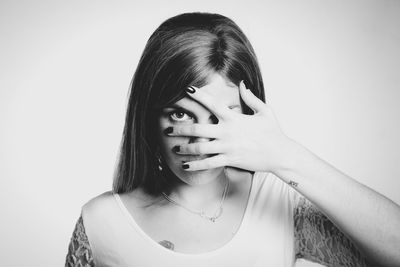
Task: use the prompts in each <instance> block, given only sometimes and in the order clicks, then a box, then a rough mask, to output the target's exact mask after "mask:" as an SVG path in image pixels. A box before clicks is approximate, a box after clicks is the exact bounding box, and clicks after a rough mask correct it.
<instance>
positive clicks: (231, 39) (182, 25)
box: [113, 12, 265, 195]
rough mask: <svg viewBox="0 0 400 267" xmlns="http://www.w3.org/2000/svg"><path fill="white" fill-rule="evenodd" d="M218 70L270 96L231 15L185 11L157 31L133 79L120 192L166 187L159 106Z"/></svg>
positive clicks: (119, 173) (118, 183)
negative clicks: (159, 141)
mask: <svg viewBox="0 0 400 267" xmlns="http://www.w3.org/2000/svg"><path fill="white" fill-rule="evenodd" d="M215 72H217V73H219V74H220V75H221V76H223V77H225V78H226V79H229V80H230V81H231V82H233V83H234V84H236V85H239V82H240V81H241V80H244V81H245V84H246V86H247V87H248V88H250V89H251V91H252V92H253V93H254V94H255V95H256V96H257V97H258V98H260V99H261V100H262V101H265V95H264V85H263V81H262V78H261V72H260V68H259V65H258V62H257V58H256V55H255V53H254V50H253V48H252V46H251V44H250V42H249V40H248V39H247V37H246V36H245V35H244V33H243V32H242V31H241V29H240V28H239V27H238V26H237V25H236V24H235V23H234V22H233V21H232V20H231V19H229V18H227V17H225V16H222V15H219V14H210V13H199V12H195V13H184V14H181V15H177V16H175V17H172V18H170V19H168V20H166V21H165V22H163V23H162V24H161V25H160V26H159V27H158V28H157V29H156V30H155V32H154V33H153V34H152V35H151V36H150V38H149V40H148V42H147V44H146V47H145V49H144V51H143V54H142V56H141V58H140V61H139V64H138V66H137V69H136V71H135V74H134V76H133V78H132V82H131V86H130V92H129V101H128V107H127V113H126V119H125V127H124V132H123V136H122V142H121V148H120V154H119V159H118V164H117V169H116V172H115V177H114V183H113V191H114V192H116V193H124V192H128V191H131V190H133V189H135V188H138V187H142V188H143V189H144V190H145V191H146V192H147V193H149V194H152V195H158V194H160V192H162V191H163V190H164V189H166V187H167V186H168V181H167V180H166V176H165V175H161V173H160V171H159V169H158V161H157V159H156V157H155V152H156V149H157V145H158V144H157V138H156V130H155V129H157V127H156V121H157V116H158V114H159V111H160V109H162V108H163V107H165V106H166V105H169V104H171V103H174V102H176V101H178V100H179V99H181V98H183V97H184V96H185V92H184V89H185V88H186V87H188V86H189V85H194V86H196V87H202V86H204V85H206V84H207V83H208V78H209V77H210V74H212V73H215ZM242 106H243V111H244V113H245V114H252V110H251V109H250V108H248V107H247V106H246V105H244V103H243V102H242ZM163 171H168V170H163ZM169 174H171V173H169Z"/></svg>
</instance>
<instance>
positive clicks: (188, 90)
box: [186, 86, 196, 94]
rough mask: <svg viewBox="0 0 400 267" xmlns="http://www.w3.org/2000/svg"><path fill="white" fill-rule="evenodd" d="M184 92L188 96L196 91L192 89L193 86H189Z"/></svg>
mask: <svg viewBox="0 0 400 267" xmlns="http://www.w3.org/2000/svg"><path fill="white" fill-rule="evenodd" d="M186 92H188V93H189V94H194V93H195V92H196V89H194V88H193V86H189V87H188V88H186Z"/></svg>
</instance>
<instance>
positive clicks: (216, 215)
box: [161, 178, 229, 222]
mask: <svg viewBox="0 0 400 267" xmlns="http://www.w3.org/2000/svg"><path fill="white" fill-rule="evenodd" d="M228 188H229V179H228V178H226V183H225V188H224V191H223V192H222V198H221V201H220V202H219V206H218V208H217V209H216V211H215V212H214V215H213V216H207V215H206V213H205V212H204V211H203V210H200V211H197V210H193V209H190V208H188V207H185V206H184V205H182V204H180V203H178V202H176V201H175V200H173V199H171V198H170V197H169V196H167V195H166V194H165V193H164V192H162V193H161V194H162V195H163V196H164V197H165V199H166V200H168V202H171V203H172V204H174V205H176V206H178V207H181V208H183V209H185V210H187V211H188V212H190V213H193V214H196V215H199V216H200V217H202V218H204V219H207V220H209V221H211V222H215V221H216V220H217V219H218V218H219V217H220V216H221V215H222V212H223V211H224V209H223V205H224V201H225V198H226V193H227V192H228Z"/></svg>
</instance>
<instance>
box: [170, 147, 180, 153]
mask: <svg viewBox="0 0 400 267" xmlns="http://www.w3.org/2000/svg"><path fill="white" fill-rule="evenodd" d="M180 150H181V147H180V146H174V147H173V148H172V151H174V152H179V151H180Z"/></svg>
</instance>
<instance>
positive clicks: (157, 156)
mask: <svg viewBox="0 0 400 267" xmlns="http://www.w3.org/2000/svg"><path fill="white" fill-rule="evenodd" d="M155 154H156V155H155V156H156V158H157V162H158V170H159V171H160V172H162V170H163V167H162V162H161V154H160V152H159V150H158V149H157V151H156V153H155Z"/></svg>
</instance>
